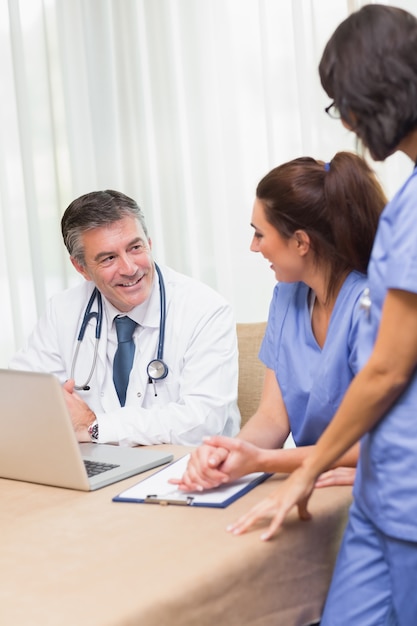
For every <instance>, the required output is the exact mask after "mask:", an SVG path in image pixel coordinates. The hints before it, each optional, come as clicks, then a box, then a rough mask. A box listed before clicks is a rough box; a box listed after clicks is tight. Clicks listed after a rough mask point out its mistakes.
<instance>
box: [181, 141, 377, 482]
mask: <svg viewBox="0 0 417 626" xmlns="http://www.w3.org/2000/svg"><path fill="white" fill-rule="evenodd" d="M385 204H386V198H385V195H384V193H383V191H382V189H381V186H380V185H379V183H378V181H377V179H376V177H375V175H374V173H373V171H372V170H371V169H370V167H369V166H368V165H367V163H366V162H365V161H364V160H363V159H362V158H360V157H359V156H357V155H355V154H353V153H349V152H339V153H337V154H336V155H335V156H334V158H333V159H332V161H331V162H330V163H324V162H323V161H316V160H315V159H313V158H310V157H303V158H298V159H294V160H292V161H289V162H288V163H284V164H283V165H280V166H279V167H276V168H275V169H273V170H272V171H271V172H269V173H268V174H267V175H266V176H265V177H264V178H263V179H262V180H261V181H260V183H259V184H258V187H257V190H256V198H255V202H254V207H253V213H252V224H251V225H252V227H253V229H254V235H253V240H252V245H251V250H252V251H254V252H261V253H262V255H263V256H264V257H265V258H266V259H267V260H268V261H269V262H270V264H271V269H272V270H273V271H274V272H275V277H276V279H277V281H278V282H277V285H276V286H275V289H274V293H273V298H272V302H271V305H270V311H269V318H268V325H267V329H266V333H265V337H264V339H263V342H262V346H261V349H260V353H259V357H260V359H261V360H262V362H263V363H264V364H265V365H266V374H265V381H264V387H263V393H262V398H261V402H260V404H259V407H258V409H257V411H256V413H255V414H254V415H253V416H252V418H251V419H250V420H249V421H248V422H247V423H246V424H245V426H244V427H243V428H242V430H241V431H240V433H239V435H238V436H237V437H236V438H235V439H233V438H227V437H220V436H215V437H209V438H207V439H206V440H205V443H204V444H203V445H202V446H200V447H199V448H197V449H196V450H195V451H194V452H193V453H192V455H191V459H190V462H189V464H188V467H187V470H186V472H185V474H184V475H183V477H182V478H181V479H178V480H175V481H173V482H174V483H175V484H177V485H178V486H179V488H181V489H183V490H195V489H199V490H201V489H206V488H212V487H215V486H217V485H219V484H221V483H225V482H228V481H230V480H235V479H236V478H238V477H239V476H242V475H244V474H247V473H251V472H255V471H265V472H292V471H293V470H294V469H295V468H297V467H298V466H299V465H300V464H301V463H302V461H303V460H304V458H305V457H306V455H307V453H308V451H309V449H310V448H311V446H314V445H315V443H316V441H317V439H318V438H319V437H320V435H321V433H322V432H323V431H324V430H325V428H326V426H327V425H328V423H329V422H330V420H331V419H332V417H333V415H334V413H335V412H336V410H337V408H338V406H339V404H340V401H341V399H342V398H343V395H344V393H345V391H346V389H347V388H348V386H349V384H350V382H351V380H352V379H353V377H354V376H355V374H356V372H357V330H358V320H359V315H360V309H361V307H363V306H366V269H367V265H368V260H369V257H370V254H371V249H372V245H373V240H374V236H375V233H376V229H377V225H378V220H379V216H380V214H381V212H382V210H383V208H384V206H385ZM253 295H254V294H253V292H251V295H250V297H253ZM290 433H291V434H292V437H293V439H294V442H295V444H296V447H295V448H285V449H284V448H283V445H284V442H285V441H286V439H287V437H288V435H289V434H290ZM357 458H358V448H357V446H354V447H353V448H351V449H350V450H348V451H347V452H346V453H345V454H344V455H343V456H342V457H341V458H339V459H338V460H337V462H336V463H335V464H334V465H333V467H338V469H339V470H340V471H338V472H337V473H336V474H332V473H331V474H330V475H329V474H327V475H326V476H323V477H322V478H321V479H320V478H319V482H318V484H319V485H320V484H321V485H326V484H341V483H343V484H351V483H352V481H353V476H354V470H350V471H349V470H345V469H343V471H342V468H345V467H350V468H354V467H355V466H356V461H357ZM320 481H321V482H320Z"/></svg>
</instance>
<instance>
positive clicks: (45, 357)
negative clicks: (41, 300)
mask: <svg viewBox="0 0 417 626" xmlns="http://www.w3.org/2000/svg"><path fill="white" fill-rule="evenodd" d="M61 227H62V235H63V238H64V243H65V245H66V247H67V249H68V252H69V254H70V259H71V262H72V264H73V266H74V267H75V269H76V270H77V271H78V272H79V273H80V274H81V275H82V276H83V277H84V278H85V281H83V283H82V284H80V285H78V286H76V287H74V288H71V289H68V290H67V291H65V292H63V293H60V294H57V295H56V296H54V297H53V298H51V300H50V301H49V304H48V308H47V311H46V313H45V314H44V315H43V316H42V317H41V319H40V320H39V322H38V324H37V326H36V327H35V329H34V331H33V333H32V334H31V336H30V338H29V340H28V343H27V345H26V347H25V348H24V349H22V350H21V351H19V352H18V353H17V354H16V355H15V356H14V358H13V359H12V361H11V363H10V367H11V368H13V369H22V370H32V371H44V372H50V373H53V374H55V375H56V376H57V377H58V379H59V380H60V381H61V382H62V385H63V393H64V395H65V399H66V403H67V406H68V408H69V411H70V414H71V418H72V422H73V425H74V429H75V431H76V434H77V438H78V440H79V441H80V442H84V441H95V442H99V443H116V444H123V445H137V444H158V443H176V444H184V445H198V444H200V443H201V441H202V438H203V437H204V436H205V435H212V434H224V435H228V436H234V435H235V434H236V433H237V432H238V430H239V424H240V415H239V410H238V408H237V380H238V356H237V338H236V325H235V320H234V315H233V313H232V310H231V307H230V305H229V304H228V303H227V302H226V301H225V300H224V299H223V298H222V297H221V296H220V295H219V294H218V293H216V292H215V291H214V290H212V289H211V288H210V287H208V286H206V285H204V284H202V283H200V282H198V281H196V280H194V279H191V278H189V277H187V276H184V275H182V274H179V273H178V272H175V271H174V270H172V269H170V268H168V267H161V268H159V267H158V266H157V265H156V264H155V262H154V260H153V257H152V251H151V248H152V242H151V239H150V238H149V236H148V232H147V228H146V224H145V220H144V216H143V213H142V211H141V209H140V208H139V207H138V205H137V204H136V202H135V201H134V200H132V199H131V198H128V197H127V196H125V195H124V194H122V193H120V192H117V191H112V190H107V191H97V192H92V193H88V194H86V195H83V196H81V197H80V198H77V199H76V200H74V201H73V202H72V203H71V204H70V205H69V207H68V208H67V209H66V211H65V213H64V215H63V217H62V221H61ZM126 315H128V317H129V318H130V319H132V320H133V321H134V322H135V323H136V324H133V326H134V327H135V328H134V331H133V337H132V341H131V342H130V343H131V345H132V351H133V353H134V356H133V365H132V368H131V370H130V377H128V380H127V381H126V385H127V389H125V390H124V392H122V393H121V394H120V393H119V391H116V382H115V380H114V377H116V369H117V368H116V364H114V363H113V362H114V358H115V354H116V351H117V349H118V334H117V333H118V331H116V324H115V319H116V318H120V317H123V316H126ZM113 367H114V368H115V372H113Z"/></svg>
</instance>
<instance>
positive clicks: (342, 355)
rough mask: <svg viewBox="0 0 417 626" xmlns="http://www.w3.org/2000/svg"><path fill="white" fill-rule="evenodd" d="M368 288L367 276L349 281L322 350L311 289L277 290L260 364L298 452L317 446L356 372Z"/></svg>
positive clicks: (286, 287)
mask: <svg viewBox="0 0 417 626" xmlns="http://www.w3.org/2000/svg"><path fill="white" fill-rule="evenodd" d="M365 284H366V278H365V276H364V275H363V274H360V273H358V272H351V273H350V274H349V275H348V276H347V278H346V280H345V282H344V283H343V285H342V288H341V289H340V292H339V294H338V296H337V300H336V303H335V306H334V309H333V312H332V316H331V319H330V323H329V328H328V331H327V337H326V341H325V344H324V346H323V348H320V346H319V345H318V343H317V341H316V339H315V337H314V334H313V330H312V327H311V316H310V311H309V304H308V294H309V288H308V287H307V285H305V284H304V283H301V282H300V283H278V284H277V285H276V286H275V289H274V294H273V298H272V302H271V306H270V310H269V318H268V325H267V329H266V333H265V337H264V340H263V342H262V345H261V349H260V352H259V358H260V359H261V361H262V362H263V363H265V365H266V366H267V367H268V368H270V369H271V370H273V371H274V372H275V375H276V377H277V380H278V384H279V386H280V389H281V392H282V396H283V400H284V404H285V407H286V409H287V413H288V417H289V420H290V426H291V432H292V436H293V439H294V442H295V444H296V445H297V446H307V445H312V444H315V443H316V441H317V439H318V438H319V437H320V435H321V433H322V432H323V430H324V429H325V428H326V426H327V425H328V423H329V422H330V420H331V419H332V417H333V415H334V414H335V412H336V410H337V408H338V406H339V404H340V401H341V399H342V398H343V396H344V394H345V392H346V389H347V387H348V386H349V384H350V382H351V380H352V378H353V376H354V375H355V373H356V372H357V367H358V363H357V332H358V325H359V317H360V298H361V295H362V293H363V290H364V287H365ZM294 381H297V383H296V384H294Z"/></svg>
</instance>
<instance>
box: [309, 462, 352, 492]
mask: <svg viewBox="0 0 417 626" xmlns="http://www.w3.org/2000/svg"><path fill="white" fill-rule="evenodd" d="M355 476H356V467H335V468H334V469H331V470H328V471H327V472H323V474H320V476H319V477H318V479H317V481H316V487H318V488H320V487H335V486H336V485H353V483H354V482H355Z"/></svg>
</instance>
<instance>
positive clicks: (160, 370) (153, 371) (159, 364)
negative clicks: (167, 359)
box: [147, 359, 168, 380]
mask: <svg viewBox="0 0 417 626" xmlns="http://www.w3.org/2000/svg"><path fill="white" fill-rule="evenodd" d="M147 372H148V376H149V379H150V380H162V379H163V378H165V377H166V376H167V374H168V366H167V365H166V363H164V362H163V361H162V360H161V359H153V361H151V362H150V363H149V364H148V368H147Z"/></svg>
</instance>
